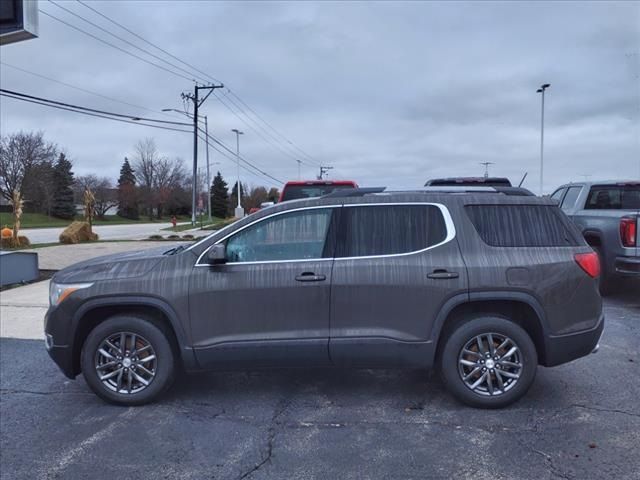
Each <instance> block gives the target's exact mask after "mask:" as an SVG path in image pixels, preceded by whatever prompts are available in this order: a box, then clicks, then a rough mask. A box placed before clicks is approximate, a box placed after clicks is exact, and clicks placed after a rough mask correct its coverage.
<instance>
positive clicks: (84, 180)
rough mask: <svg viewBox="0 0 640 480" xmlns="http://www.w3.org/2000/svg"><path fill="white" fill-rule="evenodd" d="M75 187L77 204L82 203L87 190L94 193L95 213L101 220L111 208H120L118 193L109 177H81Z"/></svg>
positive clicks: (77, 179)
mask: <svg viewBox="0 0 640 480" xmlns="http://www.w3.org/2000/svg"><path fill="white" fill-rule="evenodd" d="M74 187H75V188H74V190H75V197H76V199H77V200H76V203H82V199H83V198H84V192H85V191H86V190H87V189H88V190H90V191H91V193H93V196H94V201H93V211H94V212H95V214H96V217H98V218H100V219H104V216H105V215H106V214H107V212H108V211H109V209H110V208H113V207H117V206H118V191H117V190H116V189H115V188H114V187H113V184H112V183H111V180H110V179H109V178H108V177H98V176H96V175H84V176H80V177H77V178H76V181H75V185H74Z"/></svg>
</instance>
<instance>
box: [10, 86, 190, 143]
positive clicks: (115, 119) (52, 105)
mask: <svg viewBox="0 0 640 480" xmlns="http://www.w3.org/2000/svg"><path fill="white" fill-rule="evenodd" d="M0 96H3V97H7V98H12V99H14V100H20V101H22V102H28V103H34V104H36V105H43V106H45V107H51V108H57V109H59V110H66V111H69V112H75V113H81V114H83V115H89V116H91V117H98V118H106V119H108V120H113V121H116V122H123V123H132V124H134V125H141V126H144V127H153V128H159V129H162V130H172V131H174V132H186V133H191V132H190V131H189V130H182V129H179V128H173V127H163V126H162V125H153V124H149V123H141V122H137V121H135V120H125V119H122V118H114V117H110V116H107V115H102V114H98V113H91V112H87V111H82V110H75V109H73V108H69V107H63V106H60V105H55V104H51V103H47V102H44V101H38V100H31V99H29V98H23V97H18V96H14V95H11V94H9V93H5V92H4V91H0Z"/></svg>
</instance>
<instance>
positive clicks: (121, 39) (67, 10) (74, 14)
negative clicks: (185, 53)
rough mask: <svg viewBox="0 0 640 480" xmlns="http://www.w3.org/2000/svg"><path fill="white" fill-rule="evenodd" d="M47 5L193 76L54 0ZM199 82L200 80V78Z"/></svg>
mask: <svg viewBox="0 0 640 480" xmlns="http://www.w3.org/2000/svg"><path fill="white" fill-rule="evenodd" d="M49 3H52V4H53V5H55V6H56V7H58V8H60V9H62V10H64V11H65V12H67V13H69V14H71V15H73V16H74V17H76V18H79V19H80V20H82V21H84V22H86V23H88V24H89V25H92V26H93V27H95V28H97V29H98V30H100V31H102V32H104V33H106V34H107V35H111V36H112V37H114V38H117V39H118V40H120V41H121V42H124V43H126V44H127V45H130V46H132V47H133V48H135V49H137V50H140V51H141V52H143V53H146V54H147V55H150V56H152V57H153V58H156V59H157V60H160V61H161V62H164V63H166V64H168V65H171V66H172V67H173V68H176V69H178V70H180V71H182V72H184V73H186V74H187V75H193V73H192V72H190V71H189V70H185V69H184V68H182V67H181V66H179V65H176V64H174V63H171V62H169V61H168V60H166V59H164V58H162V57H159V56H158V55H156V54H154V53H151V52H150V51H148V50H145V49H144V48H141V47H139V46H137V45H136V44H134V43H131V42H130V41H128V40H126V39H124V38H122V37H120V36H118V35H116V34H115V33H113V32H110V31H109V30H107V29H106V28H103V27H101V26H100V25H98V24H96V23H93V22H92V21H91V20H87V19H86V18H85V17H83V16H82V15H79V14H77V13H75V12H73V11H72V10H69V9H68V8H65V7H63V6H62V5H59V4H58V3H56V2H54V0H49ZM200 80H202V78H201V79H200Z"/></svg>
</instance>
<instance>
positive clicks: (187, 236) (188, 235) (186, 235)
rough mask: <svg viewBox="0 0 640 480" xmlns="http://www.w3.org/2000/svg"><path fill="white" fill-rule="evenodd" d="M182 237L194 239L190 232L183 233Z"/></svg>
mask: <svg viewBox="0 0 640 480" xmlns="http://www.w3.org/2000/svg"><path fill="white" fill-rule="evenodd" d="M182 239H183V240H193V235H191V234H190V233H187V234H185V235H182Z"/></svg>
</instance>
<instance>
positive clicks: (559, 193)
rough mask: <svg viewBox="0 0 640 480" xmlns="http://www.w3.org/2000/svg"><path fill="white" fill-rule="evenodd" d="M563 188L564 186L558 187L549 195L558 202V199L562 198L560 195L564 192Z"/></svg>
mask: <svg viewBox="0 0 640 480" xmlns="http://www.w3.org/2000/svg"><path fill="white" fill-rule="evenodd" d="M565 190H566V188H559V189H558V190H556V191H555V192H553V194H552V195H551V198H553V199H554V200H556V201H557V202H558V203H560V200H562V195H563V194H564V192H565Z"/></svg>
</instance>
